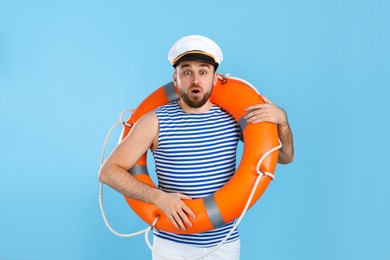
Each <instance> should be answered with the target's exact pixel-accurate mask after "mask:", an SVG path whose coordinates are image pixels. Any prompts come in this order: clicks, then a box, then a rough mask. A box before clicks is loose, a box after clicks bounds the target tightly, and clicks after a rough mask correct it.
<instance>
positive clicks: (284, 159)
mask: <svg viewBox="0 0 390 260" xmlns="http://www.w3.org/2000/svg"><path fill="white" fill-rule="evenodd" d="M277 128H278V135H279V139H280V141H281V143H282V148H280V149H279V156H278V162H279V163H281V164H287V163H290V162H292V161H293V160H294V143H293V137H292V132H291V128H290V125H289V123H288V121H287V120H286V121H285V122H283V123H280V124H277Z"/></svg>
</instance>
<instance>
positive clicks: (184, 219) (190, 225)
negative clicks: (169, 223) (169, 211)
mask: <svg viewBox="0 0 390 260" xmlns="http://www.w3.org/2000/svg"><path fill="white" fill-rule="evenodd" d="M179 215H180V218H181V220H182V221H184V223H185V224H186V225H187V226H189V227H192V223H191V221H190V220H189V219H188V217H187V215H186V214H185V212H184V211H182V212H180V213H179Z"/></svg>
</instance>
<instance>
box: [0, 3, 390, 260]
mask: <svg viewBox="0 0 390 260" xmlns="http://www.w3.org/2000/svg"><path fill="white" fill-rule="evenodd" d="M389 7H390V5H389V2H388V1H386V0H383V1H380V0H370V1H369V0H357V1H352V0H345V1H339V0H337V1H336V0H330V1H320V0H311V1H309V0H297V1H288V0H275V1H2V2H1V4H0V116H1V128H0V141H1V142H0V144H1V156H0V171H1V172H0V259H148V256H150V252H149V249H148V248H147V246H146V245H145V243H144V240H143V237H142V236H139V237H135V238H127V239H125V238H118V237H116V236H114V235H113V234H111V233H110V232H109V231H108V229H107V228H106V227H105V225H104V223H103V219H102V217H101V214H100V210H99V205H98V187H99V183H98V181H97V173H98V169H99V161H100V153H101V150H102V146H103V141H104V138H105V136H106V133H107V132H108V130H109V128H110V127H111V125H112V124H113V123H114V122H116V120H117V119H118V116H119V113H120V112H121V111H122V110H124V109H126V108H134V107H136V106H137V105H138V104H139V102H140V101H142V100H143V98H144V97H145V96H146V95H148V94H149V93H151V92H152V91H153V90H154V89H155V88H157V87H159V86H161V85H162V84H165V83H167V82H168V81H170V79H171V74H172V68H171V66H170V65H169V63H168V61H167V58H166V56H167V52H168V50H169V48H170V47H171V45H172V44H173V42H174V41H176V40H177V39H178V38H180V37H182V36H184V35H188V34H202V35H206V36H209V37H210V38H212V39H214V40H215V41H216V42H218V43H219V45H220V46H221V48H222V49H223V51H224V54H225V60H224V62H223V63H222V65H221V67H220V72H221V73H231V74H233V75H234V76H237V77H241V78H244V79H246V80H248V81H250V82H252V83H253V84H254V85H256V87H257V88H258V90H259V91H260V92H262V93H263V94H264V95H265V96H267V97H268V98H270V99H271V100H272V101H274V102H275V103H276V104H278V105H279V106H281V107H283V108H285V109H286V110H287V111H288V115H289V120H290V123H291V127H292V129H293V133H294V139H295V149H296V150H295V161H294V163H293V164H289V165H286V166H281V165H280V166H278V168H277V171H276V176H277V178H276V180H275V181H274V182H272V184H271V185H270V187H269V188H268V190H267V191H266V193H265V194H264V195H263V197H262V198H261V199H260V200H259V201H258V203H257V204H256V205H255V206H254V207H253V208H252V209H251V210H250V211H249V213H248V215H247V217H246V218H245V219H244V221H243V223H242V224H241V226H240V233H241V239H242V259H278V260H279V259H283V260H284V259H390V224H389V220H390V202H389V200H390V187H389V181H390V177H389V170H388V169H387V165H388V161H389V159H390V158H389V152H388V148H389V144H390V142H389V141H390V140H389V123H388V120H389V115H388V112H389V111H390V106H389V104H388V97H389V94H390V91H389V87H390V69H389V68H390V51H389V46H390V19H389V18H388V17H389V13H390V8H389ZM119 132H120V129H119V130H118V131H117V132H115V133H114V137H113V138H112V139H111V142H110V143H111V145H110V148H109V149H112V147H113V146H114V145H115V142H116V140H117V138H118V136H119ZM105 205H106V210H107V214H108V217H109V219H110V221H111V224H112V225H113V226H114V228H116V229H118V230H119V231H122V232H132V231H137V230H140V229H141V228H145V225H144V224H143V223H142V222H141V221H140V220H138V219H137V217H136V216H134V215H132V213H131V210H129V209H128V207H127V205H126V204H125V202H124V200H123V199H122V197H121V196H120V195H118V194H116V193H115V192H114V191H112V190H110V189H108V188H106V189H105Z"/></svg>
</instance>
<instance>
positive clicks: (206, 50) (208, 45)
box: [168, 35, 223, 68]
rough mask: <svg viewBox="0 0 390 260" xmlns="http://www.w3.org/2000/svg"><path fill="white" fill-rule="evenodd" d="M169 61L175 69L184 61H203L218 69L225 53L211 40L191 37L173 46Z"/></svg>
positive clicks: (202, 37)
mask: <svg viewBox="0 0 390 260" xmlns="http://www.w3.org/2000/svg"><path fill="white" fill-rule="evenodd" d="M168 60H169V62H170V63H171V64H172V65H173V66H174V67H176V65H177V64H179V62H181V61H184V60H202V61H206V62H208V63H211V64H213V65H214V66H215V68H217V67H218V65H219V64H221V62H222V60H223V53H222V50H221V48H219V46H218V45H217V44H216V43H215V42H214V41H212V40H211V39H209V38H207V37H204V36H201V35H189V36H185V37H183V38H181V39H179V40H178V41H177V42H175V44H173V46H172V48H171V50H170V51H169V53H168Z"/></svg>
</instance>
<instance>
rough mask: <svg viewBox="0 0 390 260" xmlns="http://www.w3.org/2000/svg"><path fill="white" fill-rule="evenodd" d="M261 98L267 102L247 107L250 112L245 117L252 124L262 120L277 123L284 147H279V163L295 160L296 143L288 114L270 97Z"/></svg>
mask: <svg viewBox="0 0 390 260" xmlns="http://www.w3.org/2000/svg"><path fill="white" fill-rule="evenodd" d="M261 98H262V99H263V100H264V102H265V103H264V104H258V105H253V106H249V107H247V108H246V109H245V110H247V111H248V113H247V114H246V115H245V119H246V120H247V122H248V123H251V124H256V123H262V122H271V123H276V124H277V128H278V135H279V139H280V141H281V142H282V148H280V149H279V155H278V163H281V164H287V163H290V162H292V161H293V160H294V144H293V137H292V132H291V128H290V125H289V123H288V119H287V114H286V112H285V111H284V110H283V109H282V108H280V107H277V106H276V105H274V104H273V103H272V102H271V101H270V100H269V99H268V98H266V97H264V96H261Z"/></svg>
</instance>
